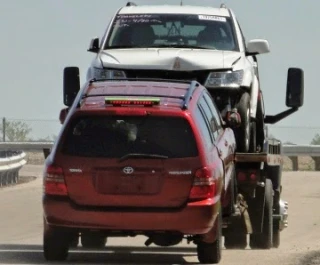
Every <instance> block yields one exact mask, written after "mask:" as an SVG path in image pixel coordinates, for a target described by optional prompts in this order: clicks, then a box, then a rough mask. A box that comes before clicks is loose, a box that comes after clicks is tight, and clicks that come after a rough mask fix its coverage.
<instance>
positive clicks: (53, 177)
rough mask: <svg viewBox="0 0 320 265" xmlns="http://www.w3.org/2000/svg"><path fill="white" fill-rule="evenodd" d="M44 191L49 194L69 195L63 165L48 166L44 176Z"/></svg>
mask: <svg viewBox="0 0 320 265" xmlns="http://www.w3.org/2000/svg"><path fill="white" fill-rule="evenodd" d="M44 192H45V193H46V194H48V195H59V196H67V195H68V189H67V185H66V183H65V180H64V174H63V169H62V168H61V167H58V166H53V165H50V166H48V167H47V169H46V171H45V176H44Z"/></svg>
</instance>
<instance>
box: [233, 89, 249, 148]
mask: <svg viewBox="0 0 320 265" xmlns="http://www.w3.org/2000/svg"><path fill="white" fill-rule="evenodd" d="M236 108H237V110H238V113H239V114H240V117H241V125H240V127H239V128H237V129H236V130H235V132H236V136H237V137H236V138H237V151H238V152H244V153H247V152H249V148H250V134H251V132H250V130H251V129H250V95H249V93H247V92H245V93H243V94H242V95H241V98H240V100H239V102H238V103H237V105H236Z"/></svg>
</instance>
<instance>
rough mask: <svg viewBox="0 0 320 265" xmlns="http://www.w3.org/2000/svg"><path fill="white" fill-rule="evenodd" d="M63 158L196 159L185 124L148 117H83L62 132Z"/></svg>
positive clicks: (76, 119) (184, 120)
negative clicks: (68, 156)
mask: <svg viewBox="0 0 320 265" xmlns="http://www.w3.org/2000/svg"><path fill="white" fill-rule="evenodd" d="M62 152H63V153H64V154H66V155H72V156H81V157H105V158H118V159H120V158H122V159H124V158H125V157H126V156H137V157H145V158H185V157H195V156H197V155H198V149H197V145H196V142H195V138H194V135H193V131H192V129H191V126H190V125H189V122H188V121H187V120H186V119H184V118H176V117H152V116H137V117H133V116H130V117H128V116H123V117H121V116H112V117H111V116H92V115H90V116H84V117H78V118H74V120H73V121H72V122H71V123H70V125H69V126H68V127H67V128H66V131H65V137H64V140H63V144H62Z"/></svg>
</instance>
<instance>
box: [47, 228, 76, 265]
mask: <svg viewBox="0 0 320 265" xmlns="http://www.w3.org/2000/svg"><path fill="white" fill-rule="evenodd" d="M69 244H70V242H69V237H68V236H66V235H65V233H63V232H62V231H60V230H58V229H55V228H49V229H46V230H45V231H44V233H43V254H44V258H45V259H46V260H47V261H64V260H66V259H67V257H68V252H69Z"/></svg>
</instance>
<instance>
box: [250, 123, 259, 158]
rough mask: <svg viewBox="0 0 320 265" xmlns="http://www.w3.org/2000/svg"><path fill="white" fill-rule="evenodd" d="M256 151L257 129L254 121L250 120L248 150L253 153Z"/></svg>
mask: <svg viewBox="0 0 320 265" xmlns="http://www.w3.org/2000/svg"><path fill="white" fill-rule="evenodd" d="M256 151H257V131H256V123H255V122H251V125H250V145H249V152H250V153H255V152H256Z"/></svg>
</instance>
